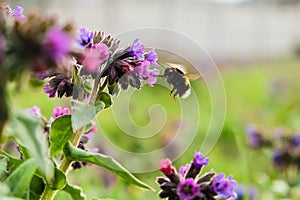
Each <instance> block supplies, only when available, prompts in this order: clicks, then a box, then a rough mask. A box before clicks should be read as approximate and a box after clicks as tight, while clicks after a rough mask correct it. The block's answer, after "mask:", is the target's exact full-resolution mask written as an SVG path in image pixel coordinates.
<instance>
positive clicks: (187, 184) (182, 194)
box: [177, 178, 200, 200]
mask: <svg viewBox="0 0 300 200" xmlns="http://www.w3.org/2000/svg"><path fill="white" fill-rule="evenodd" d="M177 195H178V196H179V198H180V199H181V200H192V199H194V198H195V197H197V196H199V195H200V186H199V185H197V184H196V183H195V180H194V179H192V178H188V179H186V180H184V181H181V182H180V183H179V185H178V188H177Z"/></svg>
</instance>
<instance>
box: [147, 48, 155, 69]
mask: <svg viewBox="0 0 300 200" xmlns="http://www.w3.org/2000/svg"><path fill="white" fill-rule="evenodd" d="M146 60H148V61H149V62H150V64H151V65H153V66H158V64H157V60H158V55H157V53H155V52H154V49H151V50H150V51H149V52H148V53H147V54H146Z"/></svg>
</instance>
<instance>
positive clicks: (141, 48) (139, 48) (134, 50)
mask: <svg viewBox="0 0 300 200" xmlns="http://www.w3.org/2000/svg"><path fill="white" fill-rule="evenodd" d="M145 50H146V48H145V45H143V44H141V43H140V39H138V38H137V39H135V40H134V41H133V44H132V45H131V46H130V48H129V51H130V52H129V55H130V56H135V57H136V58H137V59H138V60H144V59H145V56H144V52H145Z"/></svg>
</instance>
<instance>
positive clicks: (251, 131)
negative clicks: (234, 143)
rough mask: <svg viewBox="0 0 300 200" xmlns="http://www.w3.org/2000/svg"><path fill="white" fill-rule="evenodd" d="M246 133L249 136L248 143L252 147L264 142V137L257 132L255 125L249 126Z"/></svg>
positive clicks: (259, 145)
mask: <svg viewBox="0 0 300 200" xmlns="http://www.w3.org/2000/svg"><path fill="white" fill-rule="evenodd" d="M246 133H247V136H248V144H249V146H250V147H252V148H259V147H261V146H262V144H263V137H262V135H261V134H260V133H258V132H257V129H256V128H255V126H247V128H246Z"/></svg>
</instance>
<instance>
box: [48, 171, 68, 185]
mask: <svg viewBox="0 0 300 200" xmlns="http://www.w3.org/2000/svg"><path fill="white" fill-rule="evenodd" d="M66 184H67V181H66V175H65V174H64V173H63V172H61V171H60V170H59V169H57V168H55V170H54V177H53V178H52V179H51V180H50V182H49V183H48V185H49V186H50V188H51V189H52V190H61V189H63V188H64V187H65V185H66Z"/></svg>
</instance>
